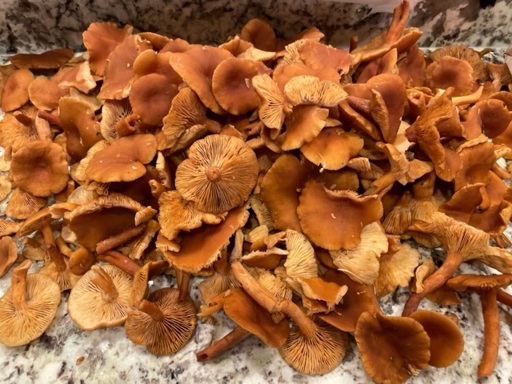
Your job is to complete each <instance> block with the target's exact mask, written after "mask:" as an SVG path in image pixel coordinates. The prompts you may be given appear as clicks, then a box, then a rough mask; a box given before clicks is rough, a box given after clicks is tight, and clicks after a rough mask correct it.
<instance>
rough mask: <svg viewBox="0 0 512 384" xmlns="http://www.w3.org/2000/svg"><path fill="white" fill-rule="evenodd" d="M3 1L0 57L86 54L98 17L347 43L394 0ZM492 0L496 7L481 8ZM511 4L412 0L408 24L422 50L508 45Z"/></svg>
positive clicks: (190, 32) (214, 38) (195, 35)
mask: <svg viewBox="0 0 512 384" xmlns="http://www.w3.org/2000/svg"><path fill="white" fill-rule="evenodd" d="M354 1H356V2H357V3H358V4H352V3H350V4H348V3H346V2H345V1H340V0H337V1H335V0H279V1H275V0H259V1H250V0H236V1H235V0H215V1H189V0H137V1H132V0H115V1H114V0H88V1H81V0H45V1H37V0H2V1H0V53H13V52H19V51H21V52H29V51H42V50H45V49H48V48H54V47H63V46H66V47H69V48H73V49H75V50H83V46H82V44H81V34H82V32H83V31H84V30H85V29H86V28H87V26H88V25H89V24H90V23H91V22H93V21H98V20H109V21H114V22H117V23H119V24H131V25H133V26H134V27H135V28H136V29H138V30H141V31H153V32H158V33H161V34H165V35H168V36H170V37H182V38H185V39H187V40H190V41H193V42H197V43H220V42H222V41H224V40H225V39H226V38H227V37H228V36H232V35H235V34H236V33H237V32H238V31H239V30H240V28H241V27H242V26H243V25H244V24H245V22H247V21H248V20H249V19H251V18H253V17H260V18H262V19H265V20H267V21H269V22H270V23H271V24H272V25H273V26H274V28H275V29H276V32H277V34H278V35H279V36H282V37H289V36H291V35H293V34H295V33H297V32H300V31H301V30H302V29H304V28H306V27H309V26H312V25H314V26H317V27H318V28H320V29H321V30H322V31H323V32H324V33H325V34H326V39H327V41H329V42H330V43H331V44H333V45H338V46H346V45H347V43H348V41H349V39H350V37H351V36H353V35H358V36H359V38H360V41H364V40H365V39H366V38H368V37H370V36H373V35H375V34H377V33H379V32H381V31H383V30H384V29H385V28H386V27H387V25H388V23H389V21H390V18H391V15H390V13H386V12H376V11H389V10H391V9H392V8H393V5H394V4H396V3H397V2H398V0H392V1H386V0H367V1H364V0H354ZM492 3H495V5H494V6H485V5H486V4H492ZM511 5H512V0H496V1H494V0H492V1H491V0H480V1H477V0H470V1H468V0H449V1H431V0H429V1H427V0H411V6H412V9H413V11H412V12H411V18H410V25H412V26H416V27H419V28H421V29H422V30H423V31H424V32H425V34H424V36H423V37H422V40H421V43H422V45H423V46H439V45H442V44H446V43H464V44H469V45H472V46H488V45H492V46H505V45H508V44H510V43H511V38H512V37H511V36H512V34H511V33H510V32H509V28H508V26H509V25H511V22H512V12H511V11H510V7H511Z"/></svg>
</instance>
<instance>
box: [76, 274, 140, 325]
mask: <svg viewBox="0 0 512 384" xmlns="http://www.w3.org/2000/svg"><path fill="white" fill-rule="evenodd" d="M131 287H132V278H131V277H130V276H129V275H128V274H126V273H125V272H123V271H122V270H120V269H119V268H117V267H114V266H113V265H104V266H101V267H100V266H98V265H93V266H92V267H91V270H90V271H89V272H87V273H86V274H85V275H83V276H82V278H81V279H80V280H79V281H78V283H77V284H76V285H75V286H74V287H73V289H72V290H71V293H70V294H69V299H68V313H69V317H70V318H71V320H73V321H74V322H75V324H76V325H78V326H79V327H80V328H81V329H83V330H86V331H92V330H95V329H98V328H105V327H115V326H117V325H121V324H123V323H124V322H125V320H126V317H127V316H128V312H129V311H130V293H131Z"/></svg>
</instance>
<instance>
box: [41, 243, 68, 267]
mask: <svg viewBox="0 0 512 384" xmlns="http://www.w3.org/2000/svg"><path fill="white" fill-rule="evenodd" d="M45 253H46V255H47V256H46V258H48V259H50V260H51V261H52V262H53V263H54V264H55V268H56V269H57V271H58V272H63V271H65V270H66V269H68V266H67V264H66V262H65V261H64V256H62V253H60V251H59V250H58V249H57V247H56V246H55V245H51V246H50V247H48V248H47V249H46V251H45Z"/></svg>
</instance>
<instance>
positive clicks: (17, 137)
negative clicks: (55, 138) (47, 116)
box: [0, 110, 39, 152]
mask: <svg viewBox="0 0 512 384" xmlns="http://www.w3.org/2000/svg"><path fill="white" fill-rule="evenodd" d="M29 113H30V115H32V111H31V110H29ZM38 139H39V136H38V135H37V131H36V130H35V128H34V127H33V126H32V125H24V124H23V123H21V122H20V121H19V120H18V119H17V118H16V117H15V116H14V115H13V114H12V113H6V114H5V115H4V117H3V119H2V120H1V121H0V145H1V146H2V147H4V148H8V147H11V148H12V150H13V152H15V151H17V150H18V149H21V148H23V147H24V146H25V144H26V143H28V142H30V141H36V140H38Z"/></svg>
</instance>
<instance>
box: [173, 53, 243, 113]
mask: <svg viewBox="0 0 512 384" xmlns="http://www.w3.org/2000/svg"><path fill="white" fill-rule="evenodd" d="M230 57H233V55H232V54H231V53H230V52H229V51H226V50H225V49H221V48H214V47H210V46H203V45H191V46H190V47H189V48H188V49H187V50H186V51H185V52H173V53H171V54H170V58H169V62H170V64H171V66H172V68H173V69H174V70H175V71H176V72H177V73H178V74H179V75H180V76H181V78H182V79H183V81H184V82H186V83H187V84H188V85H189V87H190V88H192V89H193V90H194V92H196V93H197V95H198V96H199V98H200V99H201V101H202V102H203V104H204V105H206V107H207V108H208V109H210V110H211V111H213V112H214V113H217V114H222V113H223V112H224V110H223V109H222V107H221V106H220V105H219V103H218V102H217V100H216V99H215V96H214V95H213V91H212V76H213V72H214V71H215V68H216V67H217V66H218V65H219V63H220V62H222V61H223V60H225V59H227V58H230Z"/></svg>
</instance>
